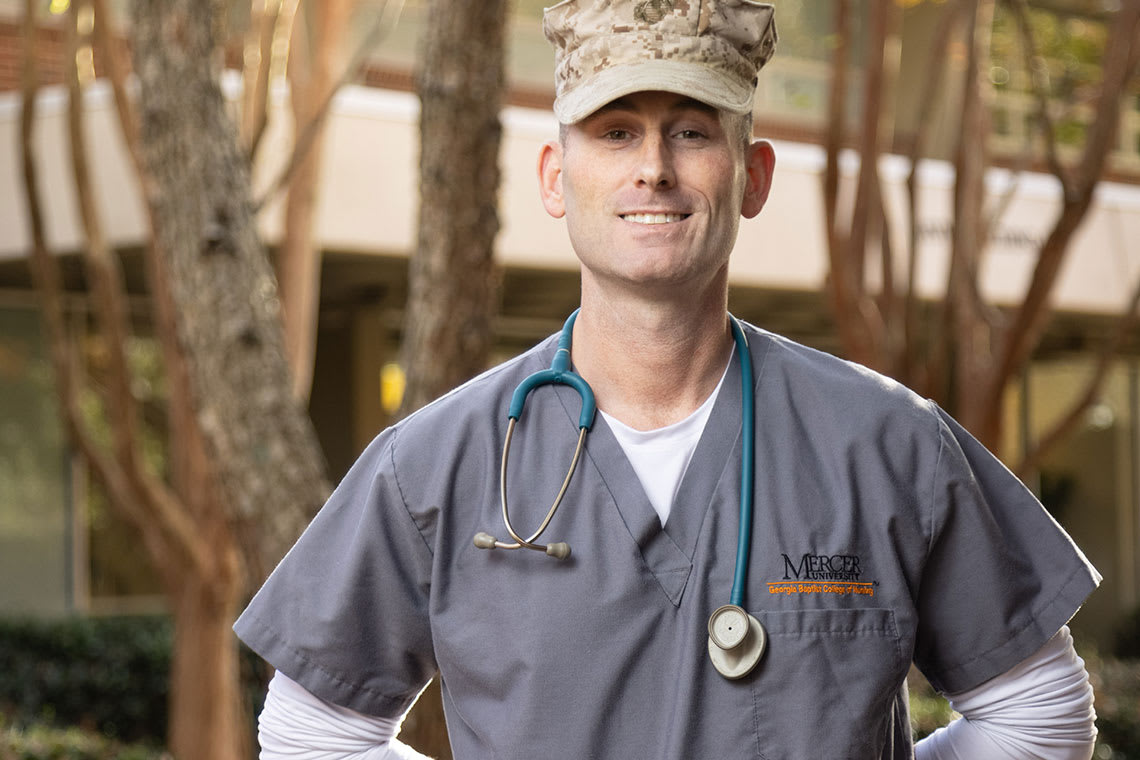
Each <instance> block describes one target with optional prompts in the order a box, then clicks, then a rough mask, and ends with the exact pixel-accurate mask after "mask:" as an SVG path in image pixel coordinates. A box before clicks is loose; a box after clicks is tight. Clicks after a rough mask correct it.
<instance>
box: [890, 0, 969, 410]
mask: <svg viewBox="0 0 1140 760" xmlns="http://www.w3.org/2000/svg"><path fill="white" fill-rule="evenodd" d="M965 7H966V4H965V2H964V0H956V1H955V2H951V3H950V4H949V5H948V6H947V7H946V9H945V10H944V11H943V13H942V17H941V19H940V21H939V24H938V31H937V34H936V36H935V38H934V44H933V46H932V47H931V50H930V56H929V58H928V62H927V65H926V71H927V73H928V78H927V82H926V86H925V87H924V88H923V91H922V95H921V96H920V98H919V106H918V116H917V118H916V120H915V128H914V134H913V136H912V139H911V144H910V152H909V155H908V157H907V158H908V161H909V164H910V171H909V172H908V173H907V178H906V190H907V221H908V226H907V250H906V257H907V274H906V294H905V300H906V303H905V306H904V313H905V320H906V325H905V327H904V342H905V349H904V351H905V352H906V353H905V356H904V367H905V368H906V371H907V372H908V374H910V375H912V376H913V375H914V374H916V373H918V367H916V364H917V362H916V359H915V357H916V356H917V355H918V354H919V349H918V342H919V326H918V292H917V280H918V260H919V257H918V250H919V224H918V199H919V189H920V186H919V184H918V168H919V165H920V163H921V161H922V157H923V154H924V153H925V151H926V143H927V139H928V138H929V134H930V125H931V124H932V123H933V121H934V120H933V114H934V106H935V103H937V102H939V100H940V96H941V93H942V90H943V86H944V84H945V77H946V68H947V62H948V61H949V57H948V56H947V54H946V51H947V49H948V48H949V46H950V38H951V36H952V34H953V33H954V30H955V29H956V28H957V27H958V26H959V25H960V22H961V19H962V12H963V11H964V10H965ZM945 311H946V303H945V300H944V299H940V300H939V302H938V305H937V307H936V314H935V318H934V320H933V325H934V328H933V329H934V330H935V331H938V330H939V327H940V326H941V325H942V324H943V319H942V317H941V316H940V315H942V314H943V313H944V312H945ZM929 344H930V351H929V356H930V357H932V358H931V359H930V360H929V361H927V362H925V363H923V365H922V371H921V373H920V374H921V377H918V378H915V379H916V380H917V382H916V383H915V385H917V386H918V387H919V388H920V389H921V391H922V392H923V393H925V394H926V395H934V391H933V379H934V378H935V377H939V376H940V375H941V372H940V371H939V370H938V367H939V366H945V364H946V361H947V356H946V351H947V347H946V341H944V340H942V339H941V337H940V336H939V335H938V334H937V332H936V334H934V335H932V336H931V337H930V340H929Z"/></svg>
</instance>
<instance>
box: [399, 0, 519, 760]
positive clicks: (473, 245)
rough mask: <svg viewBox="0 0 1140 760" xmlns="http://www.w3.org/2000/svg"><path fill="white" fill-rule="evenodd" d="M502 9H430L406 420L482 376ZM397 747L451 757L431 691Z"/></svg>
mask: <svg viewBox="0 0 1140 760" xmlns="http://www.w3.org/2000/svg"><path fill="white" fill-rule="evenodd" d="M506 5H507V4H506V1H505V0H485V1H483V0H479V1H476V0H464V2H454V0H432V2H431V3H430V5H429V9H428V25H427V28H426V29H425V32H424V39H423V41H422V49H421V56H420V61H421V66H422V68H421V69H420V70H419V71H418V72H417V77H416V86H417V90H418V92H419V96H420V103H421V112H420V212H419V233H418V234H419V239H418V245H417V248H416V251H415V254H414V255H413V257H412V260H411V262H410V264H409V269H410V282H409V296H408V306H407V311H406V314H405V319H404V340H403V345H402V347H401V363H402V364H403V367H404V370H405V372H406V374H407V391H406V392H405V395H404V400H403V405H402V407H401V414H407V413H409V412H411V411H413V410H415V409H417V408H419V407H420V406H422V405H424V404H426V403H427V402H429V401H431V400H432V399H434V398H436V397H437V396H439V395H440V394H442V393H444V392H446V391H448V390H450V389H451V388H453V387H454V386H456V385H458V384H459V383H461V382H463V381H465V380H467V379H469V378H470V377H472V376H473V375H475V374H477V373H479V372H481V371H482V370H483V369H485V368H486V366H487V363H488V359H489V355H490V348H491V342H492V331H491V329H492V325H491V320H492V317H493V315H494V313H495V311H496V309H497V304H498V279H497V274H496V271H495V267H494V260H493V250H494V240H495V235H496V234H497V233H498V230H499V218H498V212H497V204H498V190H499V167H498V156H499V139H500V135H501V131H502V130H501V127H500V124H499V108H500V104H501V101H502V95H503V30H504V25H505V19H506ZM401 739H403V740H404V741H406V742H407V743H409V744H411V745H412V746H413V747H417V748H420V749H421V750H422V751H429V752H432V753H434V754H437V755H438V757H440V758H443V759H444V760H446V758H450V757H451V753H450V751H449V750H448V748H447V741H446V727H445V724H444V717H443V709H442V705H441V703H440V698H439V694H438V689H437V688H436V685H434V684H433V686H432V688H430V689H429V690H428V691H426V692H425V693H424V695H423V696H422V697H421V698H420V700H419V702H417V704H416V707H415V708H414V709H413V710H412V714H411V715H409V717H408V721H407V723H406V724H405V730H404V731H403V732H402V733H401Z"/></svg>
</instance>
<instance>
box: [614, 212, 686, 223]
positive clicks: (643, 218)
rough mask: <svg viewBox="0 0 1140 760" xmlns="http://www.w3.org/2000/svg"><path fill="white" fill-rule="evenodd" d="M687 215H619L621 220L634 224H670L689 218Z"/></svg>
mask: <svg viewBox="0 0 1140 760" xmlns="http://www.w3.org/2000/svg"><path fill="white" fill-rule="evenodd" d="M689 216H690V215H689V214H621V218H622V219H624V220H625V221H627V222H633V223H634V224H672V223H673V222H680V221H682V220H684V219H688V218H689Z"/></svg>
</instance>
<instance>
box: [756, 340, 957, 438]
mask: <svg viewBox="0 0 1140 760" xmlns="http://www.w3.org/2000/svg"><path fill="white" fill-rule="evenodd" d="M746 332H747V333H748V338H749V345H750V348H751V354H752V357H753V362H754V370H753V371H754V373H755V375H756V380H757V388H758V393H760V392H762V393H766V394H771V395H774V396H776V397H777V398H778V399H779V400H780V401H781V402H782V403H785V404H788V405H790V406H792V407H793V408H798V409H803V408H811V409H815V410H816V411H817V414H818V415H820V416H823V417H826V418H829V419H834V420H835V421H836V422H837V423H838V422H840V421H845V423H846V424H848V425H850V424H858V423H863V424H869V423H871V422H872V421H873V420H876V419H878V420H882V419H884V418H889V419H892V420H894V421H896V422H899V423H902V422H909V423H911V424H916V425H918V426H920V427H923V428H925V429H927V430H929V431H930V432H931V433H934V432H935V431H936V430H937V429H938V427H939V415H938V412H937V407H936V406H935V405H934V403H933V402H931V401H929V400H928V399H925V398H923V397H922V396H920V395H918V394H917V393H915V392H914V391H912V390H910V389H909V388H907V387H906V386H905V385H903V384H902V383H900V382H898V381H897V380H894V379H892V378H890V377H887V376H886V375H883V374H881V373H879V372H876V371H874V370H872V369H869V368H867V367H865V366H863V365H861V364H857V363H855V362H852V361H847V360H845V359H841V358H839V357H837V356H833V355H831V354H828V353H825V352H823V351H819V350H817V349H813V348H809V347H807V346H804V345H802V344H800V343H797V342H795V341H793V340H790V339H788V338H785V337H783V336H780V335H777V334H775V333H771V332H768V331H766V330H762V329H760V328H757V327H753V326H747V327H746Z"/></svg>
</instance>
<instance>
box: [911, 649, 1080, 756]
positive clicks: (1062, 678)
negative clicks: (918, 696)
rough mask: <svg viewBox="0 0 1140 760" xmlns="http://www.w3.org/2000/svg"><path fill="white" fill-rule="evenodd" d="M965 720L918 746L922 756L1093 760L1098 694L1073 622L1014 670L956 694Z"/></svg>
mask: <svg viewBox="0 0 1140 760" xmlns="http://www.w3.org/2000/svg"><path fill="white" fill-rule="evenodd" d="M947 699H949V701H950V706H951V707H953V708H954V709H955V710H956V711H958V712H959V713H961V715H962V718H961V719H960V720H955V721H954V722H952V723H950V725H948V726H946V727H944V728H940V729H939V730H938V731H935V732H934V733H933V734H931V735H930V736H928V737H926V738H925V739H923V740H922V741H921V742H919V743H918V744H917V745H916V746H915V758H916V759H917V760H967V759H968V758H982V757H984V758H994V760H1018V759H1019V758H1041V760H1088V758H1090V757H1092V752H1093V745H1094V742H1095V740H1096V727H1095V726H1094V721H1095V720H1096V713H1095V712H1094V710H1093V691H1092V686H1091V685H1090V684H1089V680H1088V673H1087V672H1085V664H1084V661H1083V660H1081V658H1080V657H1079V656H1078V655H1077V653H1076V651H1075V650H1074V649H1073V637H1072V636H1071V635H1070V634H1069V629H1068V627H1062V628H1061V630H1060V631H1058V632H1057V634H1056V635H1054V636H1053V638H1052V639H1050V640H1049V641H1048V642H1047V643H1046V644H1045V646H1043V647H1042V648H1041V649H1039V650H1038V651H1037V652H1036V653H1034V654H1032V655H1030V656H1029V657H1027V658H1026V659H1025V660H1023V661H1022V662H1021V663H1019V664H1018V665H1016V666H1014V667H1013V668H1012V669H1010V670H1008V671H1007V672H1005V673H1003V674H1002V675H1000V676H997V677H996V678H993V679H991V680H989V681H987V682H985V683H983V684H982V685H981V686H978V687H976V688H974V689H971V690H969V691H965V692H962V693H960V694H952V695H948V697H947Z"/></svg>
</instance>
